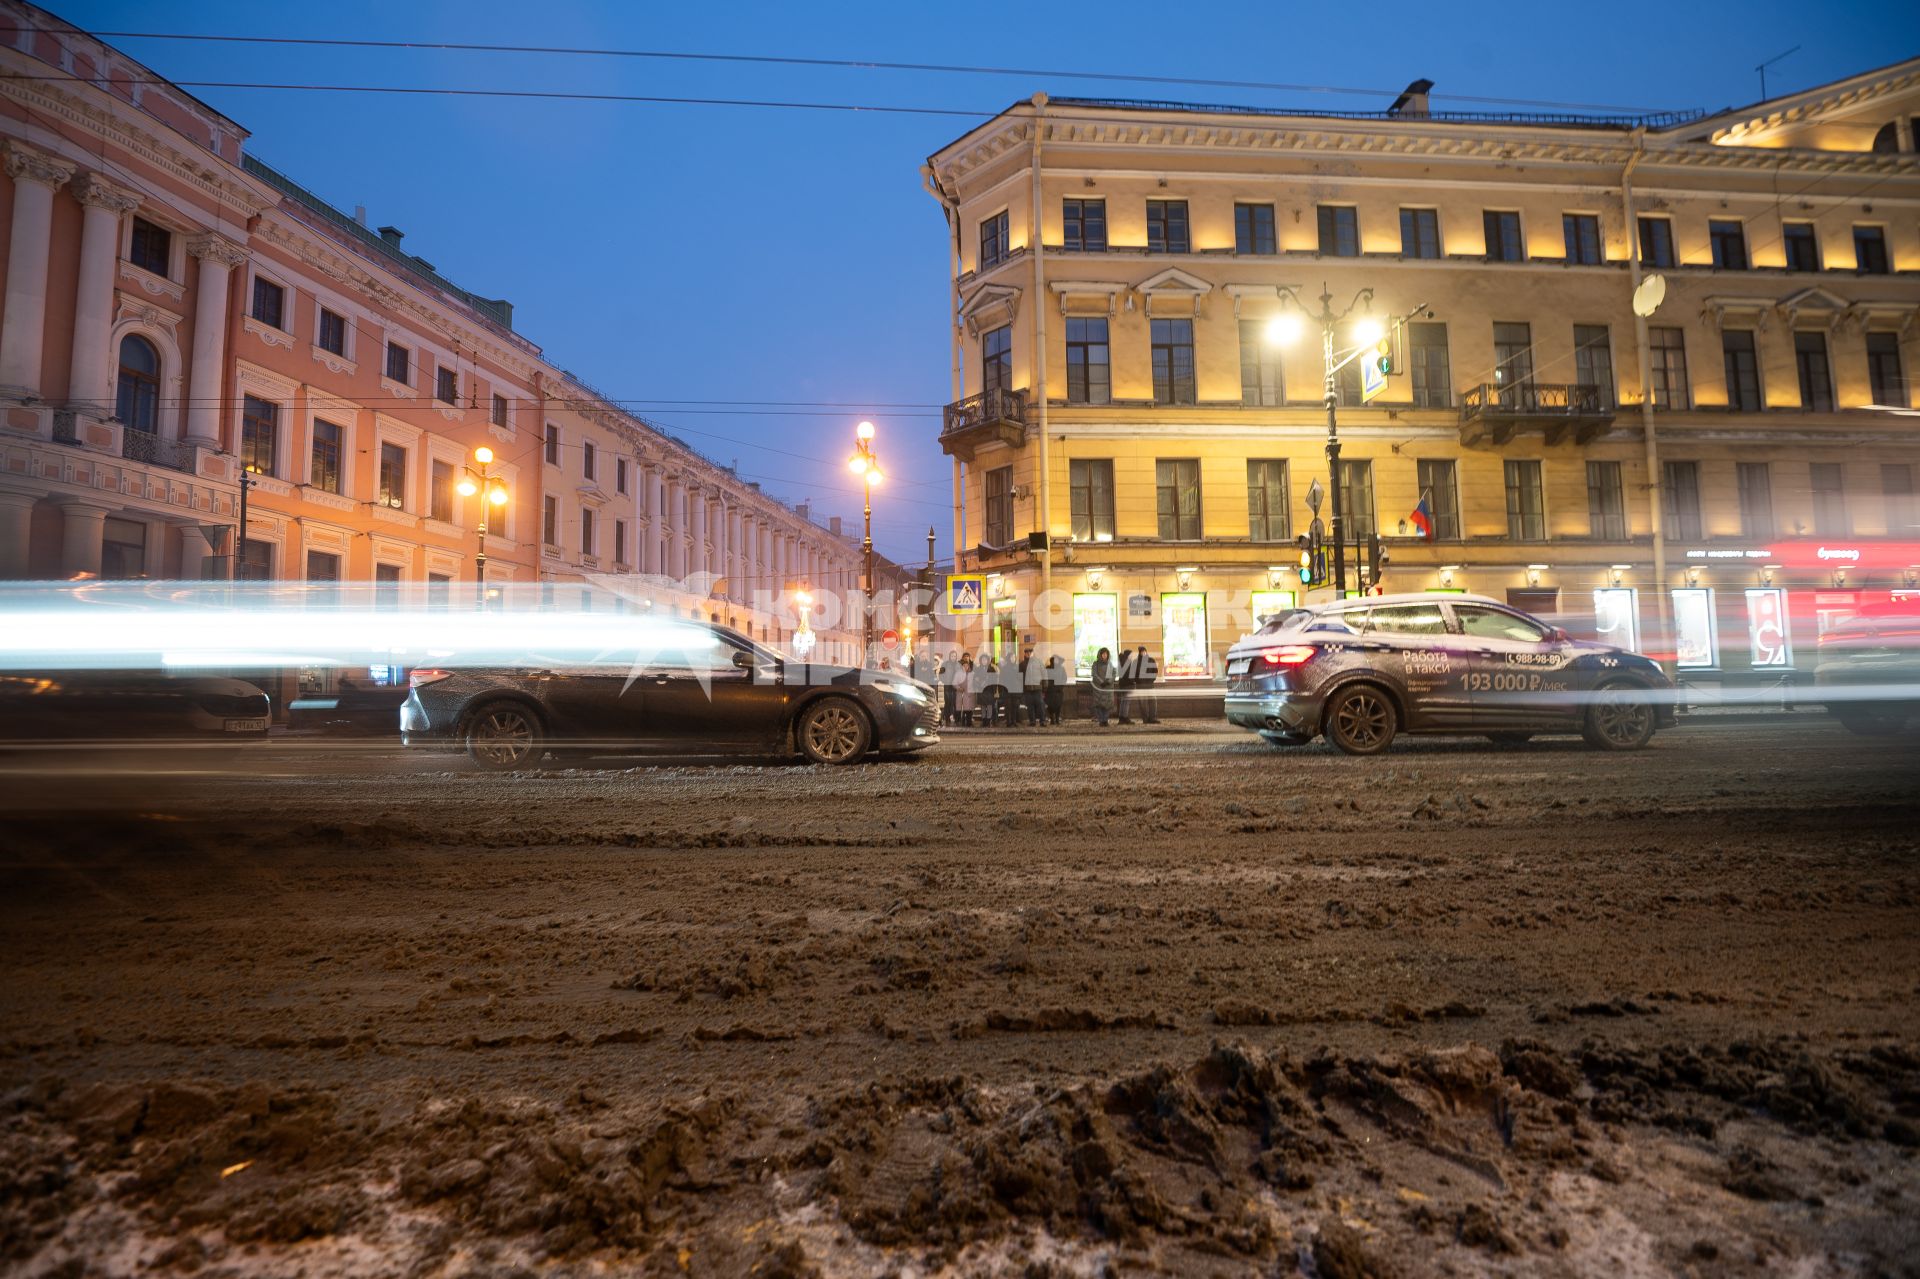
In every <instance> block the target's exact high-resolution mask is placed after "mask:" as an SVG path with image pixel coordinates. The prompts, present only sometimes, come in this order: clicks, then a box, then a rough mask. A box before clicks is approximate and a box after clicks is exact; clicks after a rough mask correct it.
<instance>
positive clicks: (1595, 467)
mask: <svg viewBox="0 0 1920 1279" xmlns="http://www.w3.org/2000/svg"><path fill="white" fill-rule="evenodd" d="M1587 523H1588V526H1589V529H1590V531H1591V533H1592V535H1593V537H1594V538H1595V539H1596V540H1597V541H1602V542H1624V541H1626V540H1627V504H1626V493H1625V490H1624V489H1623V488H1622V487H1621V483H1620V464H1619V463H1618V462H1588V463H1587Z"/></svg>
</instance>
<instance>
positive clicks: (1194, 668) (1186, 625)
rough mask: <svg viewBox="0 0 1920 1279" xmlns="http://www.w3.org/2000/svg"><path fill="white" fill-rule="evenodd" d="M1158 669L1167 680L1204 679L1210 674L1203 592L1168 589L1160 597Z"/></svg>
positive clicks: (1205, 598)
mask: <svg viewBox="0 0 1920 1279" xmlns="http://www.w3.org/2000/svg"><path fill="white" fill-rule="evenodd" d="M1160 672H1161V674H1162V675H1163V676H1164V677H1165V678H1167V679H1204V678H1206V677H1207V676H1210V675H1212V674H1213V664H1212V662H1211V660H1210V659H1209V656H1208V652H1207V597H1206V594H1205V592H1202V591H1169V592H1167V593H1165V594H1163V595H1162V596H1161V597H1160Z"/></svg>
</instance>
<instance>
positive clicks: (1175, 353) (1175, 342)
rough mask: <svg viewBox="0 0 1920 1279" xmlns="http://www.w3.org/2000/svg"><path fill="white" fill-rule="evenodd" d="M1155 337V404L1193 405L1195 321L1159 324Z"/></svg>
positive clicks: (1156, 326) (1156, 323) (1154, 333)
mask: <svg viewBox="0 0 1920 1279" xmlns="http://www.w3.org/2000/svg"><path fill="white" fill-rule="evenodd" d="M1151 336H1152V341H1153V398H1154V402H1155V403H1157V404H1192V403H1193V402H1194V395H1195V393H1194V384H1193V321H1192V320H1155V321H1153V329H1152V334H1151Z"/></svg>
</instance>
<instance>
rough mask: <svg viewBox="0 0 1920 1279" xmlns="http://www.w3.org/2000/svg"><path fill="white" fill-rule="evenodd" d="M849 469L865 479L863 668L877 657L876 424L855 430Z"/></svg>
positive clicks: (861, 603)
mask: <svg viewBox="0 0 1920 1279" xmlns="http://www.w3.org/2000/svg"><path fill="white" fill-rule="evenodd" d="M847 468H848V469H849V470H851V471H852V472H853V473H854V474H855V475H858V476H859V477H860V480H861V490H862V492H863V493H864V495H865V497H866V508H865V515H866V521H867V525H866V537H865V539H864V540H863V541H862V542H861V544H860V549H861V550H862V552H863V553H864V554H865V556H866V568H865V570H864V573H863V577H864V581H863V583H862V586H861V592H860V594H861V601H860V615H861V623H862V624H861V630H860V633H861V637H862V640H863V642H864V643H865V645H866V650H865V652H864V653H863V654H862V655H861V659H860V661H861V665H863V666H864V665H865V664H866V663H867V662H868V661H869V660H871V659H872V657H873V486H874V485H876V484H878V483H879V482H880V478H881V477H880V463H879V460H878V459H876V458H875V457H874V454H873V423H871V422H862V423H861V424H860V425H859V426H858V427H856V428H855V429H854V433H853V456H852V457H851V458H849V459H848V460H847Z"/></svg>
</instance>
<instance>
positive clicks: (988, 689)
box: [975, 656, 1007, 728]
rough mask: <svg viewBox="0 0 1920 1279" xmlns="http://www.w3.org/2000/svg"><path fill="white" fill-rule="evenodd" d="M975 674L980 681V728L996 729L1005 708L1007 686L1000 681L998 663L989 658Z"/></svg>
mask: <svg viewBox="0 0 1920 1279" xmlns="http://www.w3.org/2000/svg"><path fill="white" fill-rule="evenodd" d="M975 672H976V674H977V675H978V677H979V679H980V726H981V727H982V728H998V727H1000V717H1001V715H1003V714H1005V713H1006V707H1007V686H1006V684H1005V683H1003V682H1002V680H1001V676H1000V663H999V662H996V661H995V660H994V659H993V658H992V657H991V656H989V657H988V658H987V660H986V661H984V662H982V663H981V664H980V665H979V666H978V667H976V668H975Z"/></svg>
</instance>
